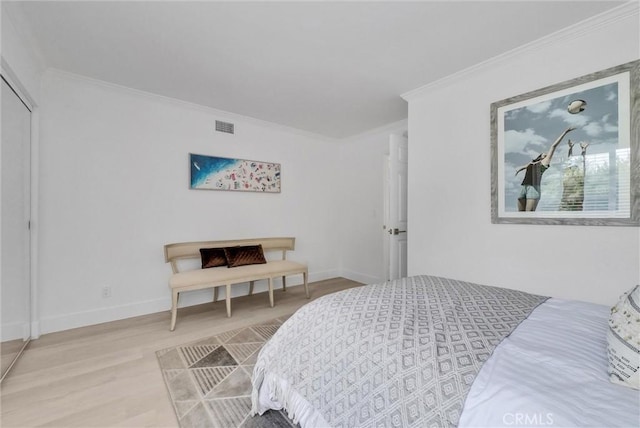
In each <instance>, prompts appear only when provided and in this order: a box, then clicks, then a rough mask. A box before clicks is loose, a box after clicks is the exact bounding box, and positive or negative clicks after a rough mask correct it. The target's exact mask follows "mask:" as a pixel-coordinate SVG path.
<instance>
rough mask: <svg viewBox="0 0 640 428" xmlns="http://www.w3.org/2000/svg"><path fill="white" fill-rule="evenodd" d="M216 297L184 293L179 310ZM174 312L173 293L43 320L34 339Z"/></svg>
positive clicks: (329, 274) (277, 284)
mask: <svg viewBox="0 0 640 428" xmlns="http://www.w3.org/2000/svg"><path fill="white" fill-rule="evenodd" d="M338 276H340V274H339V271H338V270H327V271H322V272H310V273H309V278H308V281H309V282H316V281H323V280H325V279H331V278H336V277H338ZM349 279H350V278H349ZM301 284H302V276H301V275H295V276H291V277H287V287H289V286H296V285H301ZM273 287H274V288H275V289H278V288H282V280H281V279H280V278H277V279H274V284H273ZM267 289H268V285H267V280H261V281H256V283H255V287H254V293H260V292H264V291H267ZM248 292H249V284H248V283H247V284H238V285H234V286H233V287H232V291H231V297H238V296H243V295H246V294H247V293H248ZM224 293H225V292H224V288H221V289H220V298H224ZM212 298H213V292H212V291H211V290H210V289H206V290H198V291H193V292H189V293H182V294H181V295H180V304H179V307H181V308H184V307H188V306H193V305H200V304H203V303H207V302H211V301H212ZM170 309H171V296H170V295H169V293H167V296H166V297H163V298H161V299H154V300H147V301H143V302H137V303H129V304H126V305H120V306H110V307H107V308H98V309H93V310H89V311H82V312H75V313H71V314H64V315H60V316H56V317H50V318H41V319H40V320H39V321H38V322H37V323H33V324H37V331H36V332H35V333H37V334H33V333H34V332H33V331H32V337H34V338H37V337H39V336H40V335H41V334H47V333H54V332H57V331H64V330H70V329H72V328H78V327H86V326H90V325H95V324H101V323H105V322H110V321H117V320H121V319H125V318H132V317H137V316H140V315H148V314H153V313H157V312H163V311H169V310H170ZM33 324H32V325H33ZM20 337H21V336H20Z"/></svg>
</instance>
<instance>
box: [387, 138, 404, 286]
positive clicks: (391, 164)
mask: <svg viewBox="0 0 640 428" xmlns="http://www.w3.org/2000/svg"><path fill="white" fill-rule="evenodd" d="M407 155H408V141H407V139H406V138H404V137H401V136H399V135H391V137H390V139H389V158H388V167H387V174H388V175H387V185H386V187H387V189H388V194H387V195H386V197H385V200H386V204H387V207H386V210H385V211H386V212H387V213H388V220H387V222H386V225H385V233H386V234H387V236H386V239H387V240H388V244H387V245H386V247H387V248H388V251H385V253H387V254H388V269H387V273H388V275H387V279H398V278H402V277H405V276H407V237H408V234H409V229H408V222H407V171H408V157H407Z"/></svg>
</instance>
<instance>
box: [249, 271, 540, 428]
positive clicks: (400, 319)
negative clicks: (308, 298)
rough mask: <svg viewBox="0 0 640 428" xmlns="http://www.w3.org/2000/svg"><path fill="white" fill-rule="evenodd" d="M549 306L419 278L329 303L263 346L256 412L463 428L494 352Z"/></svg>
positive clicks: (311, 421) (313, 306) (324, 421)
mask: <svg viewBox="0 0 640 428" xmlns="http://www.w3.org/2000/svg"><path fill="white" fill-rule="evenodd" d="M545 300H546V297H542V296H536V295H532V294H528V293H524V292H521V291H515V290H509V289H503V288H496V287H488V286H482V285H477V284H472V283H468V282H463V281H456V280H452V279H446V278H439V277H432V276H416V277H410V278H403V279H400V280H396V281H391V282H388V283H383V284H375V285H367V286H363V287H357V288H353V289H349V290H345V291H341V292H338V293H334V294H330V295H327V296H324V297H322V298H320V299H318V300H315V301H313V302H311V303H309V304H307V305H305V306H304V307H302V308H301V309H300V310H298V312H296V313H295V314H294V315H293V316H292V317H291V318H290V319H289V320H287V322H285V323H284V324H283V325H282V327H280V329H279V330H278V331H277V332H276V334H275V335H274V336H273V337H272V338H271V340H270V341H269V342H268V343H267V344H266V345H265V346H264V348H263V349H262V351H261V352H260V355H259V357H258V361H257V363H256V366H255V369H254V373H253V393H252V406H253V407H252V413H253V414H256V413H259V414H262V413H263V412H265V411H266V410H268V408H270V407H278V406H279V405H282V406H283V407H284V408H285V409H286V410H287V412H288V414H289V417H291V418H292V419H294V421H295V422H299V423H300V425H301V426H302V427H322V426H332V427H380V426H384V427H400V426H402V427H431V426H438V427H443V426H456V425H457V423H458V420H459V416H460V413H461V411H462V407H463V405H464V400H465V397H466V394H467V392H468V391H469V388H470V387H471V384H472V383H473V380H474V379H475V377H476V375H477V373H478V371H479V370H480V367H481V366H482V364H483V363H484V361H486V360H487V359H488V358H489V356H490V355H491V353H492V352H493V349H494V348H495V347H496V346H497V345H498V344H499V343H500V341H502V339H503V338H505V337H506V336H508V335H509V333H511V331H512V330H513V329H514V328H515V327H517V326H518V324H519V323H520V322H521V321H523V320H524V319H525V318H526V317H527V316H528V315H529V314H530V313H531V311H532V310H533V309H534V308H535V307H536V306H538V305H539V304H540V303H542V302H543V301H545Z"/></svg>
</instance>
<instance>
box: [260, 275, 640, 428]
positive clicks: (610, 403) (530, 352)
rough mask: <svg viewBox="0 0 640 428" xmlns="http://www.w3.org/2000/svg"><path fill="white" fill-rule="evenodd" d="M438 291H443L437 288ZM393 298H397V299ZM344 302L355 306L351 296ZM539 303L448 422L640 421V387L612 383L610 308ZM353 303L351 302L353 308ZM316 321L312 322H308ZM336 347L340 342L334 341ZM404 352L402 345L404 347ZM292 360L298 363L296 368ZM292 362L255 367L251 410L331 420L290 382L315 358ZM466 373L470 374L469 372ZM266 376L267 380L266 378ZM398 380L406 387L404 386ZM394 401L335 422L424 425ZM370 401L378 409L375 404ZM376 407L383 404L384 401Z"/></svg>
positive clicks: (305, 373)
mask: <svg viewBox="0 0 640 428" xmlns="http://www.w3.org/2000/svg"><path fill="white" fill-rule="evenodd" d="M429 278H431V279H432V277H429ZM453 284H454V285H458V284H457V283H453ZM376 286H377V287H379V285H376ZM368 287H371V286H368ZM379 288H380V287H379ZM490 288H491V287H490ZM380 289H382V288H380ZM441 293H442V290H440V291H438V293H437V294H441ZM362 301H364V300H362ZM390 302H391V303H393V300H390ZM340 304H341V305H342V306H344V307H349V306H350V303H344V302H341V303H340ZM333 305H334V307H335V306H336V305H337V303H335V302H334V303H333ZM536 305H537V304H535V305H534V306H532V307H533V308H535V309H533V310H532V311H531V312H530V313H529V315H528V317H526V319H524V320H523V321H522V322H520V324H519V325H518V324H515V325H517V327H515V329H514V330H513V331H511V334H510V335H508V336H507V337H506V338H504V339H502V341H501V342H499V344H498V345H497V346H496V347H495V349H494V350H493V353H492V354H491V356H490V357H488V359H487V360H486V361H485V362H484V363H483V364H482V363H481V365H480V368H479V371H477V372H476V373H477V374H475V375H474V376H475V378H471V381H472V383H471V386H470V388H469V387H467V390H468V392H467V393H466V399H464V398H463V400H464V401H463V402H464V406H463V407H462V410H461V413H459V419H457V417H458V416H457V414H456V415H455V416H454V417H452V418H449V419H448V420H449V423H444V424H445V425H451V426H455V425H458V426H461V427H506V426H519V427H521V426H538V427H587V426H591V427H639V426H640V392H639V391H638V390H635V389H631V388H628V387H624V386H620V385H616V384H612V383H611V382H610V381H609V378H608V374H607V364H608V362H607V339H606V334H607V329H608V325H607V319H608V316H609V308H608V307H606V306H602V305H594V304H589V303H584V302H577V301H566V300H560V299H548V300H546V301H545V302H544V303H541V304H540V305H539V306H537V307H536ZM356 306H357V304H355V302H354V304H353V307H354V309H355V307H356ZM310 316H312V315H311V314H310ZM316 316H317V315H316ZM296 318H298V319H296ZM299 318H300V317H296V316H294V317H292V319H291V322H292V323H300V321H301V320H300V319H299ZM307 318H309V317H307ZM288 322H289V321H287V323H288ZM313 324H314V323H313V322H312V323H310V324H309V326H310V325H313ZM285 325H286V323H285ZM363 325H366V323H365V324H363ZM283 327H284V326H283ZM289 330H290V331H291V328H289ZM416 330H417V329H416ZM309 331H311V330H309ZM345 331H347V330H345ZM372 331H373V330H372ZM299 334H300V336H299V337H300V340H301V341H309V340H311V341H313V339H312V338H311V339H310V338H309V337H307V334H306V331H305V330H304V329H301V332H300V333H299ZM294 341H295V340H294ZM348 341H349V339H346V340H345V343H341V342H337V343H338V344H337V346H338V347H343V346H349V345H348V344H346V342H348ZM289 345H291V342H289ZM325 345H326V344H319V346H316V347H315V348H314V350H315V352H316V353H330V351H331V352H333V353H334V354H335V355H338V354H340V355H342V356H347V355H350V354H349V353H348V352H345V351H344V350H342V349H341V350H340V351H339V353H336V352H334V351H332V350H330V349H327V346H325ZM331 346H336V345H335V343H333V344H331ZM263 349H264V348H263ZM284 352H286V351H285V350H284V349H279V350H278V351H277V352H275V353H274V352H273V350H271V355H272V357H267V356H263V355H262V354H261V356H260V357H259V359H258V365H257V366H256V367H258V366H259V365H262V366H263V367H264V365H265V364H264V361H261V358H263V357H264V358H267V359H268V358H272V359H273V356H274V355H276V356H277V355H280V356H282V355H283V353H284ZM402 352H404V350H401V351H400V353H402ZM268 353H269V352H267V354H268ZM305 358H307V357H305ZM340 358H342V357H340ZM340 358H339V359H338V363H337V364H338V365H339V369H342V368H347V367H348V366H349V364H351V365H354V364H353V360H352V361H346V362H345V361H342V360H340ZM294 360H295V358H294ZM325 361H328V359H327V360H325ZM267 363H268V362H267ZM332 364H335V362H334V363H332ZM385 364H386V363H385ZM267 365H268V364H267ZM294 366H298V368H297V369H295V368H293V367H294ZM290 367H291V369H289V366H287V367H284V368H280V369H279V370H272V371H271V372H269V371H268V370H266V375H265V374H264V373H263V374H262V375H257V370H256V372H254V397H253V400H254V403H253V405H254V409H253V411H254V412H255V413H262V412H264V411H265V410H266V409H282V408H285V410H287V411H288V412H289V413H290V417H292V418H293V419H294V420H295V421H296V422H299V423H300V424H301V426H303V428H304V427H320V426H330V425H332V424H330V423H328V422H327V420H331V419H330V418H331V417H333V416H334V415H335V414H333V415H332V410H333V409H331V411H327V409H326V407H325V408H324V409H320V410H318V407H317V403H319V402H322V401H323V400H322V398H321V399H320V400H318V399H317V397H316V398H314V399H311V400H307V397H306V396H305V394H304V393H301V392H300V390H297V389H296V388H295V387H293V385H294V384H296V382H298V381H300V379H301V378H304V377H313V376H317V373H318V372H314V369H312V368H311V366H310V364H309V367H307V366H305V362H304V361H303V362H299V361H298V362H293V363H292V364H291V366H290ZM421 367H422V366H421ZM289 370H290V371H291V372H292V373H289ZM263 371H265V370H263ZM325 372H326V371H325ZM338 372H339V371H338ZM344 373H345V374H346V373H347V371H346V370H345V372H344ZM360 373H364V371H360ZM361 376H362V374H361ZM366 376H368V375H366ZM403 376H404V375H403ZM256 378H260V379H256ZM462 378H463V380H466V379H468V377H464V376H462ZM262 379H266V380H264V382H263V380H262ZM401 379H403V378H401ZM358 382H359V381H358V380H357V379H356V381H355V382H353V381H351V382H348V383H345V382H342V383H338V384H333V385H332V386H331V388H336V387H340V388H343V386H342V385H347V387H348V388H353V389H354V390H356V389H358V388H359V389H362V385H363V383H358ZM394 382H395V381H394ZM401 382H402V381H401ZM400 386H401V388H400V389H402V385H400ZM305 391H310V389H309V388H307V389H306V390H305ZM355 392H357V391H354V393H355ZM367 394H369V396H373V395H374V394H370V393H367ZM365 395H366V394H365ZM400 395H401V397H400V399H401V400H409V399H410V398H411V399H412V400H414V401H415V394H413V395H412V396H410V395H409V394H404V393H403V392H402V391H400ZM463 397H464V395H463ZM373 400H374V398H373V397H372V401H373ZM312 402H313V403H314V404H315V405H314V404H312ZM424 402H425V400H422V401H420V403H421V404H420V405H424ZM438 402H440V401H438ZM292 403H293V404H294V405H292ZM359 405H360V403H358V406H359ZM394 406H395V410H394V412H395V415H393V414H392V415H391V418H390V419H386V421H387V422H386V423H381V421H382V419H380V418H378V417H377V416H376V415H375V413H376V412H375V411H374V412H369V413H373V414H369V415H367V418H366V419H362V420H363V421H364V422H357V423H345V419H342V420H341V423H340V424H338V425H341V426H389V425H395V426H407V425H413V426H424V422H425V419H422V420H421V422H420V423H421V425H417V424H411V423H408V422H407V421H411V417H410V416H409V417H408V416H407V414H406V413H407V412H411V411H415V407H414V409H413V410H411V406H406V405H400V406H398V405H395V404H394ZM353 407H355V406H353ZM364 408H366V406H365V407H364ZM369 408H370V409H374V410H375V403H374V404H373V405H372V406H369ZM378 410H380V411H383V410H382V409H380V408H378ZM385 411H386V409H385ZM456 412H459V410H458V411H456ZM376 418H377V419H376ZM394 418H395V419H394ZM442 420H445V421H446V420H447V419H446V415H445V419H442ZM351 421H353V419H351ZM442 424H443V423H440V424H432V425H435V426H437V425H442Z"/></svg>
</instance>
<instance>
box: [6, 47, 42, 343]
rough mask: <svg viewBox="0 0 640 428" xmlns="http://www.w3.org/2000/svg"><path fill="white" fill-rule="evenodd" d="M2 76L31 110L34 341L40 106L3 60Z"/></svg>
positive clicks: (34, 329) (36, 330) (35, 334)
mask: <svg viewBox="0 0 640 428" xmlns="http://www.w3.org/2000/svg"><path fill="white" fill-rule="evenodd" d="M0 75H2V78H3V79H4V80H5V81H6V82H7V84H8V85H9V86H10V87H11V89H12V90H13V91H14V93H15V94H16V95H17V96H18V98H20V101H22V103H23V104H24V105H25V106H26V107H27V109H28V110H29V111H31V150H30V154H31V159H30V167H31V168H30V169H31V171H30V173H31V176H30V180H29V182H30V201H29V202H30V233H29V250H30V260H29V264H30V268H29V281H30V285H31V287H30V291H31V325H30V330H31V339H37V338H39V337H40V315H39V313H38V307H39V305H38V226H39V212H40V210H39V204H38V200H39V183H40V181H39V180H40V171H39V169H38V164H39V153H40V132H39V131H40V107H39V105H38V103H37V102H36V101H35V99H34V98H33V96H32V95H31V94H30V93H29V91H28V90H27V89H26V88H25V86H24V85H23V84H22V83H21V81H20V79H19V78H18V76H16V74H15V73H14V72H13V70H12V69H11V67H10V66H9V65H8V64H7V63H6V62H5V60H4V58H2V63H1V64H0Z"/></svg>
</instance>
